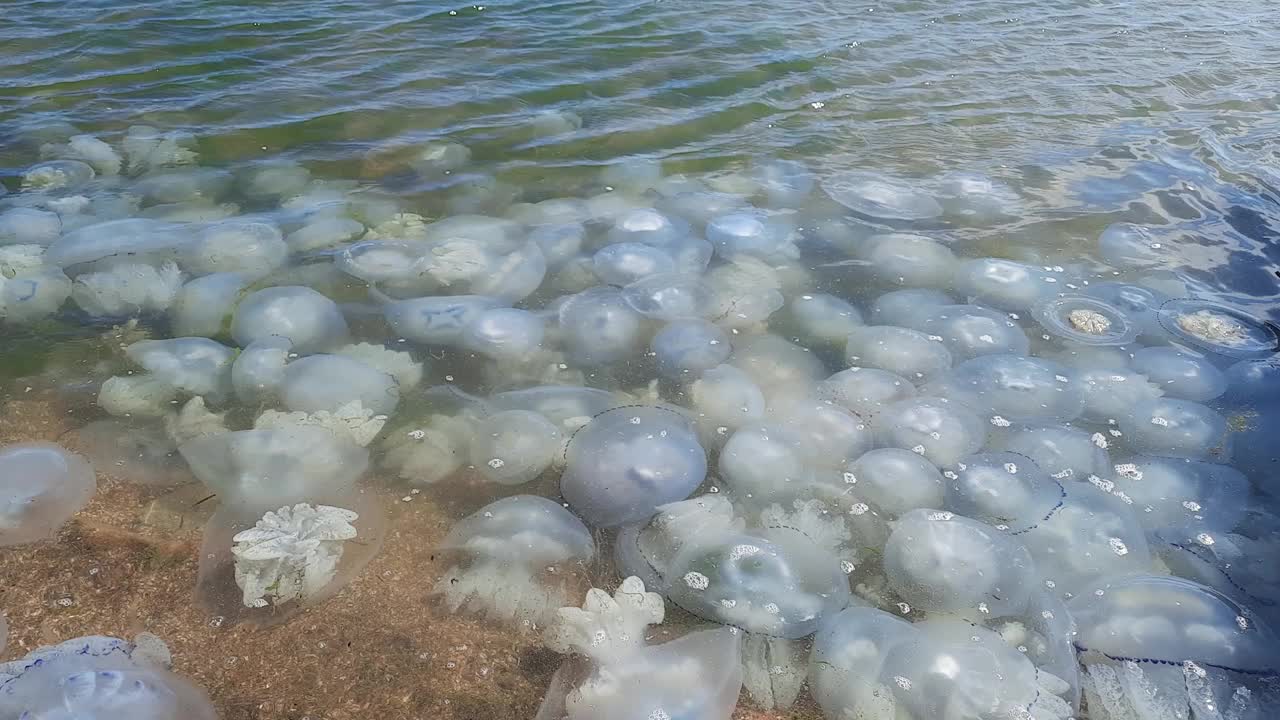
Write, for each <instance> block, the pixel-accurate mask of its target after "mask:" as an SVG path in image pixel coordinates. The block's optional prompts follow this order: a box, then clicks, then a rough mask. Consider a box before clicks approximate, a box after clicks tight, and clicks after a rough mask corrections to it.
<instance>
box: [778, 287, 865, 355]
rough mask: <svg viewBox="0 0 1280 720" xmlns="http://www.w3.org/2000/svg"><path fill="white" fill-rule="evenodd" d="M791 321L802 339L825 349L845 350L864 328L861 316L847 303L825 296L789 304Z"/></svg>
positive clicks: (802, 297)
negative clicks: (855, 330)
mask: <svg viewBox="0 0 1280 720" xmlns="http://www.w3.org/2000/svg"><path fill="white" fill-rule="evenodd" d="M787 309H788V318H789V319H790V321H791V324H792V326H793V327H794V329H795V331H796V332H798V333H799V334H800V335H801V336H802V337H804V338H806V339H808V340H811V341H812V342H815V343H818V344H822V345H835V346H842V345H844V343H845V342H847V340H848V338H849V333H851V332H853V329H854V328H857V327H860V326H861V325H862V313H861V312H859V311H858V309H857V308H856V307H854V306H853V305H852V304H851V303H849V302H848V301H847V300H844V299H842V298H839V297H836V296H835V295H829V294H826V293H817V294H810V293H805V294H802V295H799V296H797V297H794V298H792V299H791V301H790V302H789V303H788V304H787Z"/></svg>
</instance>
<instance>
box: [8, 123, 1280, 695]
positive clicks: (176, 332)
mask: <svg viewBox="0 0 1280 720" xmlns="http://www.w3.org/2000/svg"><path fill="white" fill-rule="evenodd" d="M562 120H564V121H565V122H568V121H567V120H565V118H561V117H559V116H557V117H555V118H549V119H547V121H548V122H552V121H555V122H556V123H560V121H562ZM569 124H570V125H573V123H569ZM577 124H578V125H580V124H581V122H580V119H578V122H577ZM556 127H560V125H559V124H557V125H556ZM199 151H200V143H199V142H198V141H197V140H196V139H195V138H193V137H191V136H189V135H185V134H182V133H177V132H169V133H166V132H161V131H158V130H155V129H153V128H148V127H133V128H130V129H129V130H128V131H127V132H126V133H124V134H123V135H122V136H121V137H118V138H106V139H102V138H97V137H92V136H88V135H78V134H71V135H68V136H67V137H65V138H61V139H60V140H55V141H52V142H48V143H46V144H45V145H43V146H42V147H41V148H40V153H41V156H42V159H41V161H40V162H38V163H36V164H34V165H32V166H31V167H29V168H27V169H26V170H25V171H23V172H22V173H21V177H20V178H18V179H17V183H16V187H15V191H14V192H10V193H7V194H5V195H4V196H3V197H0V270H3V272H2V273H0V317H2V318H3V322H4V323H5V325H6V326H9V327H16V326H22V328H23V331H24V332H34V333H39V332H41V331H42V328H48V327H50V326H53V325H72V326H76V327H80V328H87V329H86V330H84V331H83V332H84V334H85V335H86V337H88V340H87V341H88V342H96V343H98V345H97V346H95V347H98V348H99V350H98V351H97V352H95V353H93V355H94V357H93V358H92V359H91V361H89V362H83V363H79V364H73V366H72V367H66V366H65V365H59V366H56V367H53V366H51V367H50V368H49V369H48V370H46V371H45V373H44V375H43V376H42V378H43V381H44V382H47V383H48V384H50V385H52V386H53V387H54V389H56V390H58V391H59V392H60V393H61V396H62V397H66V398H67V401H68V402H71V403H77V404H78V408H79V409H80V410H81V411H82V412H83V413H85V414H86V416H87V417H88V420H89V421H88V422H86V423H85V425H84V427H82V428H79V429H78V430H77V435H76V438H77V440H78V442H76V443H73V444H74V447H75V448H76V449H78V450H80V451H81V453H83V455H84V456H83V457H82V455H81V454H77V453H74V452H71V451H70V450H68V449H65V448H63V447H60V446H58V445H52V444H39V443H30V444H17V445H11V446H9V447H6V448H4V449H3V450H2V451H0V545H15V544H20V543H32V542H40V541H48V540H49V539H50V538H56V536H57V534H58V531H59V528H60V527H62V526H63V525H64V524H65V523H67V522H74V520H73V516H74V515H75V513H77V512H78V511H79V510H80V509H81V508H83V507H84V506H85V504H86V503H87V502H89V500H90V498H91V497H92V496H93V494H94V492H95V473H94V469H96V470H97V471H98V472H100V473H104V474H110V475H112V476H114V477H117V478H118V479H121V480H124V481H130V482H137V483H142V484H146V485H150V486H165V485H169V484H174V483H179V482H186V481H193V482H198V483H201V484H202V485H203V487H204V488H205V489H207V490H208V491H209V493H210V495H211V496H213V497H216V503H217V511H216V512H215V513H214V514H213V517H212V518H211V519H210V520H209V521H208V523H207V524H206V526H205V528H204V539H203V545H202V547H201V549H200V554H199V564H200V567H199V573H198V577H197V580H196V587H195V589H194V593H195V600H196V602H198V603H199V605H200V606H201V607H203V608H205V609H206V610H207V611H209V612H210V613H212V614H216V615H218V616H219V617H223V618H225V619H226V620H227V621H229V622H243V623H250V624H272V623H282V622H288V621H289V619H290V618H291V617H293V616H294V615H296V614H297V613H298V612H301V611H303V610H304V609H306V608H308V607H311V606H314V605H315V604H317V603H321V602H323V601H324V600H326V599H327V598H329V597H331V596H333V595H334V594H335V593H338V592H340V591H341V589H342V588H343V587H344V586H345V585H346V584H347V583H348V582H350V581H352V580H353V579H355V578H357V577H358V576H359V575H360V573H361V571H362V569H363V568H364V567H365V566H366V565H367V564H368V563H369V561H370V560H371V559H372V558H373V557H374V555H375V554H376V553H377V552H378V551H379V548H380V544H381V541H382V539H383V537H384V536H385V534H386V533H387V532H388V520H387V512H386V510H387V502H386V500H387V499H388V498H392V497H393V496H394V495H399V494H403V493H404V492H405V490H403V487H404V486H408V487H409V488H411V492H412V493H413V494H415V495H416V494H418V493H419V492H422V493H425V494H426V496H427V497H431V496H432V495H433V494H436V493H439V494H440V496H441V497H447V498H448V503H449V506H450V507H453V508H462V510H461V511H460V512H459V517H460V518H461V519H460V520H458V521H457V522H456V523H455V524H454V525H453V526H452V528H451V529H450V530H449V531H448V532H447V534H445V535H444V536H443V538H442V539H441V540H440V542H439V543H438V545H437V546H435V547H423V548H417V551H418V552H420V553H421V554H422V555H423V557H424V558H426V557H428V556H429V557H430V558H431V559H432V560H434V559H435V557H436V554H437V553H438V554H439V556H440V557H441V558H442V560H441V563H442V564H441V566H440V568H441V573H440V575H439V577H438V578H436V582H434V583H432V584H431V585H430V586H428V587H407V588H404V591H405V592H408V593H420V594H422V595H423V596H424V597H425V596H429V597H431V598H433V599H434V601H435V602H436V603H437V605H436V607H437V608H438V609H439V610H440V611H441V612H452V613H467V614H471V615H476V616H479V617H481V618H483V620H484V622H487V623H492V624H495V625H497V626H502V627H506V628H508V629H509V631H510V632H512V633H523V634H533V635H535V636H536V637H538V638H539V642H542V643H543V644H545V645H546V646H547V647H548V648H549V649H551V650H553V651H555V652H556V653H559V654H562V655H564V656H566V657H565V660H564V662H563V664H562V666H561V668H560V670H559V671H557V672H556V674H555V676H554V677H553V678H552V681H551V687H550V688H549V690H548V692H547V695H546V699H545V701H544V702H543V705H542V708H541V709H540V711H539V713H538V715H537V717H538V718H539V720H563V719H565V718H568V719H569V720H605V719H608V720H617V719H620V718H635V719H636V720H654V719H656V718H663V719H666V720H676V719H679V720H727V719H728V718H729V717H730V716H731V715H732V713H733V712H734V708H735V707H736V706H737V705H738V704H740V703H743V704H745V703H754V704H756V705H757V706H762V707H766V708H787V707H790V706H792V705H793V704H795V703H796V702H797V701H798V698H799V697H800V696H801V695H802V694H803V693H806V692H807V693H809V694H810V696H811V697H812V699H813V700H814V701H815V702H816V704H817V705H818V706H819V707H820V708H821V711H822V713H823V715H824V717H826V718H828V720H939V719H941V720H1059V719H1061V720H1065V719H1066V718H1089V719H1090V720H1167V719H1169V718H1179V719H1183V720H1266V719H1267V718H1273V717H1276V716H1277V715H1276V714H1277V713H1280V675H1278V674H1280V657H1278V656H1280V644H1278V643H1277V638H1276V637H1275V636H1274V632H1275V631H1273V630H1272V628H1273V627H1274V624H1275V623H1276V622H1278V621H1280V613H1278V612H1277V611H1276V608H1277V603H1280V571H1277V569H1276V565H1275V562H1274V558H1275V555H1274V553H1275V551H1276V550H1277V537H1280V535H1278V533H1280V514H1278V512H1280V511H1278V510H1277V502H1276V498H1277V493H1280V486H1278V485H1277V484H1276V481H1275V479H1274V478H1275V467H1276V466H1275V464H1274V462H1275V461H1274V452H1273V451H1272V450H1270V446H1271V445H1273V444H1274V443H1273V439H1274V432H1273V431H1274V430H1278V429H1280V428H1276V427H1275V423H1276V422H1277V421H1276V420H1275V418H1276V417H1280V390H1277V388H1280V374H1278V373H1277V368H1278V367H1280V364H1277V362H1278V361H1277V355H1276V354H1275V353H1276V350H1277V344H1278V343H1280V337H1278V336H1277V334H1276V329H1275V327H1274V326H1273V325H1271V324H1270V323H1268V322H1265V321H1263V320H1261V319H1259V318H1258V317H1256V316H1254V315H1253V314H1251V313H1250V312H1248V311H1247V310H1246V309H1241V308H1237V307H1232V306H1229V305H1224V304H1221V303H1219V302H1217V301H1216V300H1214V299H1212V298H1202V297H1198V296H1197V295H1196V291H1195V287H1194V286H1193V285H1191V284H1188V283H1186V282H1184V280H1182V279H1180V277H1179V276H1178V275H1177V274H1176V273H1170V272H1169V271H1168V263H1167V262H1166V260H1165V258H1164V257H1163V255H1162V251H1161V250H1162V248H1163V247H1165V246H1166V245H1168V244H1174V243H1177V242H1179V241H1180V240H1179V237H1180V236H1179V235H1178V234H1177V233H1175V232H1171V231H1169V230H1167V229H1163V228H1160V227H1155V226H1150V227H1149V226H1145V225H1139V224H1133V223H1117V224H1114V225H1111V226H1109V227H1106V228H1105V230H1102V231H1101V232H1100V234H1098V236H1097V237H1096V238H1094V239H1093V242H1092V244H1091V245H1089V246H1087V247H1073V248H1070V249H1067V250H1064V249H1054V248H1048V247H1046V248H1040V247H1013V246H1010V245H1009V244H1007V243H1006V244H1003V245H1001V244H997V243H992V242H976V241H974V237H975V236H980V235H981V232H982V230H983V228H984V227H988V226H991V225H994V224H995V223H997V222H998V221H999V219H1000V218H1005V217H1009V216H1013V215H1016V214H1018V213H1019V212H1020V211H1021V209H1023V208H1024V206H1027V205H1029V204H1031V203H1033V202H1034V199H1033V198H1031V197H1029V196H1024V194H1022V193H1020V192H1018V191H1017V190H1015V189H1014V188H1013V187H1012V186H1010V185H1008V184H1006V183H1004V182H1002V181H1000V180H998V179H994V178H991V177H986V176H982V175H971V174H966V175H950V176H942V177H937V178H898V177H888V176H884V175H880V174H876V173H873V172H869V171H866V170H858V171H832V170H819V169H811V168H809V167H807V166H805V165H803V164H801V163H798V162H795V161H791V160H777V159H765V158H761V159H757V160H755V161H753V162H751V163H749V164H746V165H745V166H743V167H740V168H729V169H725V170H718V171H711V172H707V173H704V174H698V175H693V174H667V173H664V166H663V164H662V163H661V162H660V161H659V160H657V159H653V158H629V159H625V160H621V161H617V162H614V163H613V164H610V165H608V166H606V167H604V168H602V169H600V170H599V171H598V172H597V173H596V174H595V175H594V176H592V177H591V178H588V179H587V180H584V181H583V182H582V183H581V184H580V186H578V192H575V193H573V194H570V195H563V194H556V193H555V192H554V190H553V189H549V188H548V189H539V188H529V189H528V190H520V189H519V188H514V187H512V186H509V185H507V184H506V182H505V181H503V180H499V179H497V178H494V177H489V178H488V179H487V180H485V181H484V182H475V181H472V180H468V181H460V182H458V183H453V182H452V181H449V180H447V178H450V177H452V174H453V173H454V172H457V171H460V170H463V169H469V170H475V172H477V173H480V172H483V167H482V166H480V165H477V164H476V163H475V162H473V159H472V156H471V152H470V150H468V149H467V148H465V147H463V146H462V145H458V144H456V143H433V144H430V145H429V146H426V147H424V148H422V149H421V152H418V153H415V154H414V155H413V158H414V159H413V160H412V162H410V163H409V167H407V168H406V169H405V172H407V173H411V174H413V175H415V176H416V177H420V178H423V179H430V180H431V182H434V183H443V184H437V185H433V186H432V187H438V188H441V189H438V190H437V191H432V194H431V197H430V199H429V200H424V199H422V197H421V196H412V197H410V196H402V195H398V194H396V193H394V192H392V191H390V190H388V189H386V188H385V187H382V186H379V185H377V184H375V183H371V182H347V181H340V180H331V179H324V178H320V177H316V176H313V174H312V171H311V170H309V169H308V168H307V167H305V166H304V165H303V164H300V163H297V162H291V161H282V160H272V161H270V162H261V163H255V164H248V165H244V166H236V167H217V166H214V165H213V164H207V165H201V164H200V154H199ZM997 248H998V249H997ZM107 327H112V328H113V329H112V330H111V331H109V332H107V331H105V328H107ZM173 467H181V468H182V469H183V470H184V473H185V474H184V473H174V472H170V471H169V470H168V469H171V468H173ZM441 502H442V503H443V502H445V501H444V500H441ZM405 521H407V520H405ZM623 578H625V579H623ZM610 589H612V591H610ZM583 597H585V602H580V601H581V599H582V598H583ZM10 620H11V621H13V622H18V621H19V619H15V618H10ZM664 620H666V624H665V625H664V626H663V627H664V629H669V632H665V633H664V634H665V635H666V639H665V641H661V642H659V641H658V640H657V639H656V635H654V634H653V631H652V630H650V629H649V628H651V627H652V626H655V625H658V624H659V623H663V622H664ZM424 621H425V620H424ZM68 643H72V644H74V645H75V646H76V647H81V646H83V647H84V648H87V650H85V651H84V652H80V651H78V650H77V651H73V649H72V648H71V646H70V645H68V644H67V643H64V644H63V645H58V646H54V647H51V648H42V649H40V650H38V651H35V653H33V654H34V655H38V656H39V657H37V658H35V659H31V657H30V656H29V657H28V658H24V659H21V660H15V661H14V662H11V663H9V664H8V665H5V666H0V683H2V684H0V707H4V708H5V709H6V710H7V709H8V708H9V707H10V706H12V707H14V708H16V709H17V710H16V712H17V715H15V716H16V717H30V718H61V717H123V716H125V715H127V716H129V717H147V718H152V717H154V718H166V719H171V718H176V717H177V716H178V714H179V713H183V714H187V715H190V714H191V713H194V714H195V715H196V716H199V717H204V716H206V715H208V714H209V712H210V711H209V710H208V705H207V701H205V700H204V699H203V696H202V695H201V694H200V693H199V691H198V690H195V689H194V688H193V687H191V686H190V685H188V684H187V683H185V681H182V680H180V679H178V678H177V677H176V676H173V675H171V674H169V673H168V672H167V671H165V670H164V669H163V668H157V667H153V666H151V665H149V664H145V663H141V662H135V658H134V657H133V656H132V655H130V652H131V651H130V650H129V646H128V645H127V644H126V643H123V642H122V641H119V640H113V639H110V638H81V639H78V640H75V641H68ZM135 654H136V653H135ZM126 709H127V710H126ZM122 713H123V714H122ZM5 717H8V715H7V714H6V715H5Z"/></svg>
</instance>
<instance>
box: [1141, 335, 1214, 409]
mask: <svg viewBox="0 0 1280 720" xmlns="http://www.w3.org/2000/svg"><path fill="white" fill-rule="evenodd" d="M1131 365H1132V367H1133V369H1134V371H1135V372H1139V373H1142V374H1143V375H1146V376H1147V381H1148V382H1150V383H1152V384H1153V385H1155V386H1156V387H1158V388H1160V389H1161V390H1162V391H1163V392H1164V394H1165V395H1166V396H1168V397H1172V398H1179V399H1181V400H1191V401H1193V402H1199V403H1203V402H1209V401H1210V400H1213V399H1214V398H1216V397H1218V396H1219V395H1221V394H1222V393H1224V392H1226V391H1227V378H1226V376H1225V375H1223V374H1222V371H1221V370H1219V369H1218V368H1216V367H1214V366H1213V364H1212V363H1210V362H1209V361H1208V360H1207V359H1206V358H1204V357H1198V356H1196V355H1193V354H1191V353H1190V352H1186V351H1183V350H1176V349H1174V348H1171V347H1150V348H1143V349H1141V350H1139V351H1137V352H1136V353H1134V354H1133V361H1132V363H1131Z"/></svg>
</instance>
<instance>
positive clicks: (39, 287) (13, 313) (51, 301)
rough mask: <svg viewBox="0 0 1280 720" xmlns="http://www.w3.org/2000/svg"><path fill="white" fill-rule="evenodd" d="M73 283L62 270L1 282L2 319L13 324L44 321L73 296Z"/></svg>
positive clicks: (0, 312) (47, 271) (0, 309)
mask: <svg viewBox="0 0 1280 720" xmlns="http://www.w3.org/2000/svg"><path fill="white" fill-rule="evenodd" d="M71 292H72V284H71V280H70V279H69V278H68V277H67V276H66V275H64V274H63V273H62V271H60V270H45V271H42V272H38V273H33V274H29V275H23V276H20V277H14V278H8V279H3V282H0V316H3V317H4V318H5V319H6V320H8V321H9V322H13V323H24V322H32V321H35V320H42V319H44V318H46V317H49V316H50V315H53V314H54V313H56V312H57V311H58V308H60V307H62V304H63V303H64V302H66V300H67V298H68V297H70V296H71Z"/></svg>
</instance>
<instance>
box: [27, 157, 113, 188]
mask: <svg viewBox="0 0 1280 720" xmlns="http://www.w3.org/2000/svg"><path fill="white" fill-rule="evenodd" d="M96 176H97V173H96V172H94V170H93V168H92V167H91V166H90V165H89V164H88V163H84V162H80V161H79V160H49V161H47V162H42V163H37V164H35V165H32V166H31V167H29V168H27V169H26V170H24V171H23V172H22V189H23V190H62V189H66V188H75V187H77V186H80V185H84V184H86V183H88V182H89V181H90V180H92V179H93V178H94V177H96Z"/></svg>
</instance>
